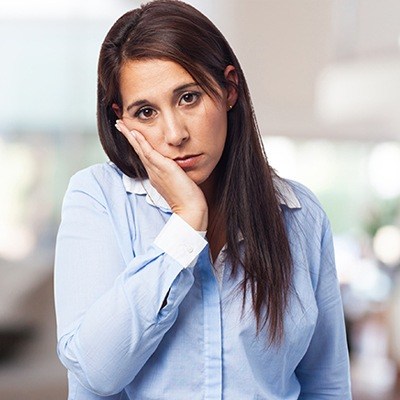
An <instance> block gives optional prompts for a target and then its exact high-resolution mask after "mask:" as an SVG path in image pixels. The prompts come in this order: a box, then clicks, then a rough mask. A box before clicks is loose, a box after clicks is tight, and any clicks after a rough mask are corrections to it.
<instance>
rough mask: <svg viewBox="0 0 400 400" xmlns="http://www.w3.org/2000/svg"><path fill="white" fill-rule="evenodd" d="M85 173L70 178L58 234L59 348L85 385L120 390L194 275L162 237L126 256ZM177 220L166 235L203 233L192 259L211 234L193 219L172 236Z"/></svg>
mask: <svg viewBox="0 0 400 400" xmlns="http://www.w3.org/2000/svg"><path fill="white" fill-rule="evenodd" d="M87 175H88V174H86V175H85V174H78V175H77V176H75V177H74V178H73V179H72V180H71V183H70V186H69V189H68V191H67V194H66V197H65V200H64V204H63V212H62V222H61V225H60V230H59V234H58V238H57V248H56V266H55V295H56V310H57V323H58V354H59V357H60V359H61V361H62V362H63V364H64V365H65V366H66V367H67V368H68V369H69V370H70V371H71V372H72V373H73V374H74V376H75V377H76V378H77V379H78V380H79V382H80V383H81V384H82V385H83V386H84V387H85V388H87V389H88V390H90V391H91V392H93V393H96V394H99V395H103V396H105V395H112V394H116V393H119V392H120V391H121V390H122V389H123V388H124V387H125V386H126V385H127V384H129V383H130V382H131V381H132V380H133V378H134V377H135V376H136V374H137V373H138V371H139V370H140V369H141V368H142V366H143V365H144V363H145V362H146V361H147V360H148V358H149V357H150V356H151V354H152V353H153V352H154V351H155V349H156V348H157V346H158V345H159V343H160V341H161V340H162V338H163V335H164V334H165V332H167V331H168V329H169V328H170V327H171V326H172V325H173V324H174V322H175V320H176V318H177V315H178V306H179V304H180V303H181V301H182V300H183V298H184V297H185V295H186V294H187V292H188V291H189V289H190V287H191V286H192V284H193V280H194V278H193V274H192V271H191V269H190V268H185V267H187V266H188V264H189V262H188V263H187V264H186V265H182V261H181V262H179V261H177V260H176V259H175V258H173V257H171V255H169V254H167V253H166V252H165V251H164V250H163V249H161V248H160V246H159V245H157V244H156V243H157V241H156V243H154V244H153V245H151V246H150V248H149V250H148V251H147V252H146V254H142V255H137V256H135V255H133V251H132V258H131V260H130V261H129V262H128V263H126V262H125V260H124V255H123V254H122V252H121V247H120V243H118V239H117V235H116V234H115V232H114V230H115V226H113V225H112V223H111V218H110V215H109V209H110V207H109V206H108V205H107V204H106V201H105V200H104V197H103V196H104V195H102V191H103V188H101V187H100V185H99V184H98V182H97V181H96V180H95V179H93V178H92V179H91V180H90V179H89V178H88V176H87ZM114 212H116V211H115V210H114ZM124 212H126V210H121V213H124ZM176 218H178V220H176ZM177 221H178V224H179V222H182V221H181V220H180V219H179V217H175V218H171V220H170V221H168V222H167V224H166V225H165V227H164V229H163V230H162V231H161V234H162V235H161V236H167V237H169V238H170V240H172V241H175V239H176V242H178V241H179V240H182V241H187V240H189V241H191V240H192V239H193V236H198V238H200V241H198V242H199V245H198V247H197V248H193V246H192V244H193V242H191V252H190V257H192V259H193V257H196V255H198V254H199V252H200V251H201V249H202V248H203V247H204V244H205V241H204V240H203V239H202V238H201V237H200V236H199V235H198V234H197V233H196V232H195V231H194V230H193V229H192V228H190V227H189V226H188V227H187V231H186V232H185V233H184V234H182V235H178V236H179V238H178V237H176V236H177V235H176V234H175V237H174V236H173V235H174V233H173V232H174V231H175V229H176V224H177ZM184 224H185V223H184ZM184 226H185V225H184ZM120 228H121V229H123V227H120ZM179 229H182V227H181V226H180V227H179ZM183 229H184V228H183ZM168 232H172V233H171V235H172V236H171V235H169V233H168ZM123 234H124V235H129V232H124V233H123ZM198 238H197V237H196V238H195V239H194V241H196V240H197V239H198ZM127 239H128V240H129V241H130V237H129V238H127ZM159 242H160V245H162V244H161V242H162V241H161V240H160V241H159ZM178 247H179V248H180V249H182V248H184V246H181V245H179V243H178ZM170 254H171V253H170ZM125 258H126V257H125ZM187 260H189V258H187ZM183 263H184V262H183ZM165 299H167V304H166V305H165V307H162V305H163V302H164V300H165Z"/></svg>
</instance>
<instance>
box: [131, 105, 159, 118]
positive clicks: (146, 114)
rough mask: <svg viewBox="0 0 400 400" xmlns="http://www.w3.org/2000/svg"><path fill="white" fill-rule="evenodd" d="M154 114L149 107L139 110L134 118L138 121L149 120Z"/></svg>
mask: <svg viewBox="0 0 400 400" xmlns="http://www.w3.org/2000/svg"><path fill="white" fill-rule="evenodd" d="M154 114H155V110H153V109H152V108H149V107H145V108H141V109H140V110H139V111H138V112H137V113H136V114H135V116H136V117H138V118H139V119H150V118H153V117H154Z"/></svg>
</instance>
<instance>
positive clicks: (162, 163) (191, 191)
mask: <svg viewBox="0 0 400 400" xmlns="http://www.w3.org/2000/svg"><path fill="white" fill-rule="evenodd" d="M115 126H116V128H117V129H118V130H119V131H120V132H121V133H122V134H123V135H124V136H125V138H126V139H127V140H128V142H129V143H130V144H131V146H132V147H133V149H134V150H135V152H136V153H137V155H138V156H139V158H140V160H141V161H142V163H143V165H144V167H145V168H146V171H147V173H148V175H149V179H150V182H151V184H152V185H153V186H154V187H155V188H156V189H157V191H158V192H159V193H160V194H161V196H163V197H164V199H165V200H166V201H167V202H168V204H169V206H170V207H171V210H172V211H173V212H174V213H176V214H178V215H179V216H180V217H182V218H183V219H184V220H185V221H186V222H187V223H188V224H190V225H191V226H192V227H193V228H194V229H196V230H199V231H205V230H206V229H207V224H208V207H207V202H206V200H205V197H204V194H203V192H202V191H201V189H200V188H199V187H198V186H197V185H196V184H195V183H194V182H193V181H192V180H191V179H190V178H189V177H188V176H187V175H186V173H185V172H184V171H183V170H182V169H181V168H180V167H179V166H178V164H176V162H175V161H173V160H171V159H169V158H167V157H164V156H163V155H161V154H160V153H159V152H158V151H156V150H155V149H154V148H153V147H152V146H151V145H150V143H149V142H148V141H147V140H146V138H145V137H144V136H143V135H142V134H141V133H140V132H139V131H137V130H132V131H129V129H128V128H127V127H126V125H125V124H124V123H123V121H121V120H117V123H116V124H115Z"/></svg>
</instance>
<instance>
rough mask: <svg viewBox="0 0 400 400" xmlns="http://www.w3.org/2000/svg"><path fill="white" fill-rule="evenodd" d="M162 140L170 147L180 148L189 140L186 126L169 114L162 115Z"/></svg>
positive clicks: (176, 117) (174, 115)
mask: <svg viewBox="0 0 400 400" xmlns="http://www.w3.org/2000/svg"><path fill="white" fill-rule="evenodd" d="M163 120H164V126H163V133H164V140H165V142H166V143H167V144H169V145H171V146H180V145H181V144H182V143H184V142H186V141H187V140H188V139H189V132H188V131H187V129H186V125H185V124H184V122H183V121H182V119H181V118H180V117H179V116H178V115H176V114H175V113H173V112H171V113H168V114H167V115H164V118H163Z"/></svg>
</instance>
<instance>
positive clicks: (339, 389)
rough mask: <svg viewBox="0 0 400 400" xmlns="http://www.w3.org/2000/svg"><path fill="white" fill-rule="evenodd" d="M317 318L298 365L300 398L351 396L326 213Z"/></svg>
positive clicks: (344, 398) (318, 399)
mask: <svg viewBox="0 0 400 400" xmlns="http://www.w3.org/2000/svg"><path fill="white" fill-rule="evenodd" d="M315 295H316V301H317V305H318V319H317V324H316V328H315V331H314V335H313V338H312V340H311V343H310V346H309V348H308V350H307V353H306V354H305V356H304V357H303V359H302V361H301V362H300V364H299V366H298V367H297V369H296V375H297V377H298V379H299V381H300V384H301V394H300V397H299V399H301V400H324V399H326V400H328V399H329V400H349V399H351V392H350V378H349V360H348V351H347V342H346V334H345V327H344V317H343V307H342V302H341V297H340V290H339V284H338V280H337V276H336V269H335V260H334V252H333V242H332V234H331V231H330V227H329V222H328V221H327V219H326V217H325V221H324V232H323V237H322V243H321V257H320V268H319V278H318V282H317V288H316V293H315Z"/></svg>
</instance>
